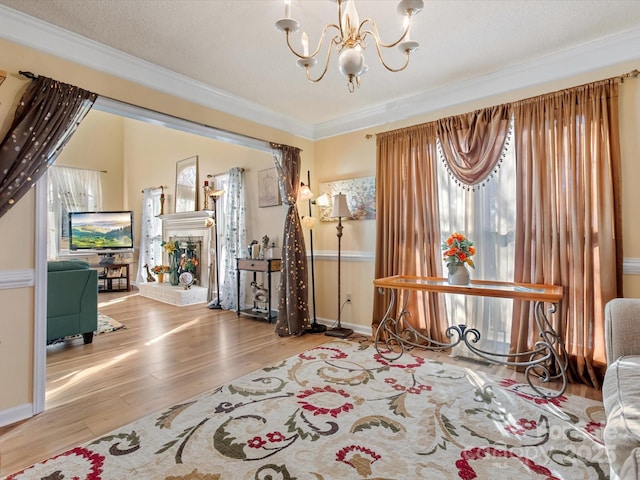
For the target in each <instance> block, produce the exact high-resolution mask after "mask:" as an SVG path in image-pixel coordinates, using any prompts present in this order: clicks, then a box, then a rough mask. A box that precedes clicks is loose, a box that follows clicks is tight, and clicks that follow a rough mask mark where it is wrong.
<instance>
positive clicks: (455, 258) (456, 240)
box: [442, 232, 476, 274]
mask: <svg viewBox="0 0 640 480" xmlns="http://www.w3.org/2000/svg"><path fill="white" fill-rule="evenodd" d="M442 250H443V251H444V257H443V260H444V261H445V263H446V264H447V269H448V270H449V273H451V274H453V273H454V272H455V271H456V268H458V267H459V266H460V265H465V264H466V265H469V266H470V267H471V268H476V266H475V264H474V263H473V260H471V257H472V256H473V255H475V253H476V249H475V247H474V246H473V242H472V241H471V240H469V239H468V238H466V237H465V236H464V235H462V234H460V233H458V232H453V233H452V234H451V236H450V237H449V238H447V239H446V240H445V242H444V243H443V244H442Z"/></svg>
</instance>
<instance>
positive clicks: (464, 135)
mask: <svg viewBox="0 0 640 480" xmlns="http://www.w3.org/2000/svg"><path fill="white" fill-rule="evenodd" d="M510 117H511V112H510V108H509V106H508V105H498V106H496V107H490V108H485V109H482V110H477V111H475V112H471V113H466V114H464V115H457V116H455V117H448V118H443V119H440V120H438V121H437V122H436V123H437V125H438V137H439V139H440V145H441V146H442V153H443V154H444V157H445V159H446V164H447V169H448V170H449V173H450V174H451V175H453V177H454V178H456V179H457V180H458V182H460V183H462V184H463V185H468V186H471V185H477V184H479V183H481V182H483V181H485V180H486V179H487V178H488V177H489V175H490V174H491V172H492V171H493V170H494V169H495V168H496V165H497V164H498V161H499V160H500V157H501V155H502V150H503V149H504V143H505V140H506V138H507V133H508V132H509V123H510Z"/></svg>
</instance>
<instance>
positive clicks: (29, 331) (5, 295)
mask: <svg viewBox="0 0 640 480" xmlns="http://www.w3.org/2000/svg"><path fill="white" fill-rule="evenodd" d="M0 52H2V57H1V58H0V62H1V66H0V68H2V69H3V70H6V71H7V72H8V73H9V75H8V77H7V79H6V80H5V82H4V83H3V84H2V86H0V136H1V137H4V135H5V133H6V132H7V131H8V129H9V126H10V124H11V121H12V120H13V112H14V111H15V106H16V105H17V102H18V100H19V97H20V95H21V94H22V92H23V91H24V90H25V88H26V85H27V83H28V81H27V80H26V79H24V78H22V77H21V76H19V75H17V72H18V71H19V70H27V71H32V72H34V73H37V74H40V75H45V76H48V77H51V78H55V79H57V80H60V81H63V82H68V83H71V84H74V85H77V86H80V87H82V88H85V89H87V90H90V91H93V92H95V93H98V94H100V95H104V96H106V97H110V98H114V99H116V100H120V101H123V102H126V103H132V104H136V105H140V106H143V107H145V108H148V109H151V110H156V111H159V112H163V113H167V114H169V115H173V116H176V117H180V118H184V119H187V120H191V121H194V122H197V123H200V124H204V125H214V126H217V127H220V128H223V129H226V130H230V131H234V132H237V133H241V134H245V135H249V136H252V137H255V138H263V139H266V140H269V141H274V142H278V143H284V144H288V145H293V146H297V147H300V148H302V149H303V151H304V158H303V162H304V164H305V166H304V168H308V167H307V166H306V165H311V164H313V143H312V142H310V141H307V140H304V139H300V138H297V137H295V136H293V135H291V134H289V133H287V132H282V131H278V130H276V129H273V128H269V127H266V126H262V125H257V124H254V123H252V122H250V121H248V120H244V119H239V118H237V117H234V116H232V115H228V114H225V113H222V112H218V111H215V110H211V109H208V108H205V107H202V106H200V105H196V104H193V103H191V102H187V101H185V100H181V99H178V98H176V97H172V96H170V95H166V94H162V93H159V92H157V91H155V90H152V89H149V88H146V87H142V86H139V85H136V84H134V83H132V82H128V81H125V80H122V79H119V78H116V77H114V76H111V75H107V74H104V73H101V72H98V71H95V70H92V69H89V68H86V67H82V66H79V65H76V64H74V63H72V62H68V61H65V60H62V59H60V58H57V57H54V56H51V55H47V54H44V53H40V52H37V51H35V50H32V49H30V48H27V47H24V46H21V45H17V44H14V43H12V42H9V41H6V40H2V39H0ZM93 141H95V139H94V140H91V141H90V142H93ZM125 141H126V140H125ZM95 148H96V147H92V150H93V151H94V153H95ZM109 148H110V147H109ZM94 158H95V157H93V156H91V157H85V159H86V160H87V161H88V162H89V163H90V164H92V165H94V164H93V163H92V162H93V159H94ZM178 158H182V157H178ZM176 159H177V158H174V159H173V161H175V160H176ZM79 160H80V157H76V158H74V159H73V162H76V161H78V162H79V164H83V165H84V162H80V161H79ZM68 161H69V162H71V161H72V160H68ZM114 163H115V162H114ZM114 163H109V165H108V168H106V170H107V171H109V173H108V175H113V176H114V177H117V176H119V175H121V178H122V179H123V181H122V185H123V188H124V191H123V198H124V206H125V207H127V206H128V205H129V204H134V203H136V202H137V200H136V198H139V194H140V191H141V189H140V185H141V184H142V185H144V186H147V185H153V183H147V182H146V181H145V182H143V180H142V178H140V176H138V177H137V179H136V180H135V185H134V184H133V181H132V178H129V175H128V173H127V171H126V169H127V165H126V164H125V163H123V166H122V170H121V172H118V169H117V166H116V165H115V164H114ZM98 168H100V169H102V167H98ZM151 168H152V169H153V167H151ZM149 171H150V170H149ZM149 171H147V174H148V173H149ZM217 172H218V170H216V171H215V172H214V173H217ZM174 175H175V170H173V168H172V169H171V170H170V171H167V177H166V178H164V179H162V180H161V181H162V182H163V183H164V184H172V183H173V178H174ZM132 177H135V175H132ZM154 183H155V182H154ZM115 191H117V189H116V190H114V192H115ZM135 192H138V193H137V195H136V193H135ZM34 199H35V195H34V193H33V192H30V193H29V194H28V195H27V196H25V197H24V198H23V199H22V200H21V201H20V202H19V203H18V205H16V207H14V208H13V209H12V210H11V211H10V212H8V213H7V214H6V215H4V216H3V217H2V218H1V219H0V233H3V234H4V238H5V239H6V242H7V244H8V245H11V248H5V249H2V250H0V265H2V267H1V268H2V270H3V271H9V270H14V269H15V270H32V271H33V269H35V254H34V250H35V244H34V242H35V240H34V239H35V200H34ZM108 201H109V202H111V201H112V200H108ZM114 208H115V206H114ZM0 300H1V301H3V303H2V304H3V309H4V310H3V315H2V316H1V317H2V319H1V320H0V326H1V327H2V328H1V329H0V360H3V363H2V364H3V365H7V364H11V365H14V367H13V368H11V369H8V368H5V369H2V370H1V371H0V384H1V385H2V394H0V415H1V414H2V412H3V411H6V410H9V409H12V408H19V407H24V406H25V405H28V404H30V403H31V402H32V401H33V392H32V384H33V374H32V372H33V361H32V359H33V355H34V348H33V326H34V288H20V289H7V290H0ZM4 305H7V306H6V307H4ZM6 359H10V361H5V360H6Z"/></svg>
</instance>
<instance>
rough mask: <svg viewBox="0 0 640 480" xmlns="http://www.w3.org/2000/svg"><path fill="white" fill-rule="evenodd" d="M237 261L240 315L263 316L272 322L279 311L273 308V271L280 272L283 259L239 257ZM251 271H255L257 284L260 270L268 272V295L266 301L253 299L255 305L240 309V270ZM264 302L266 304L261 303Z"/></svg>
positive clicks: (254, 280) (254, 276)
mask: <svg viewBox="0 0 640 480" xmlns="http://www.w3.org/2000/svg"><path fill="white" fill-rule="evenodd" d="M236 261H237V269H238V271H237V275H236V276H237V277H238V316H240V314H241V313H242V314H244V315H248V316H250V317H257V318H263V319H265V320H266V321H267V322H269V323H271V319H273V318H276V317H277V316H278V313H277V311H275V312H274V311H272V310H271V273H273V272H279V271H280V267H281V264H282V260H281V259H279V258H271V259H264V260H263V259H253V258H238V259H236ZM242 271H249V272H253V283H254V285H256V286H257V283H256V278H257V274H258V272H262V273H266V275H267V288H266V289H263V290H266V291H265V292H264V296H265V297H266V298H265V299H264V300H265V301H264V302H258V301H256V298H255V297H254V299H253V307H252V308H249V309H245V310H241V309H240V305H241V303H242V299H241V298H240V280H241V278H240V277H241V275H240V272H242ZM262 303H264V306H263V305H261V304H262Z"/></svg>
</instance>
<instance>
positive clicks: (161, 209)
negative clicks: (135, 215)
mask: <svg viewBox="0 0 640 480" xmlns="http://www.w3.org/2000/svg"><path fill="white" fill-rule="evenodd" d="M160 215H164V185H160Z"/></svg>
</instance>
